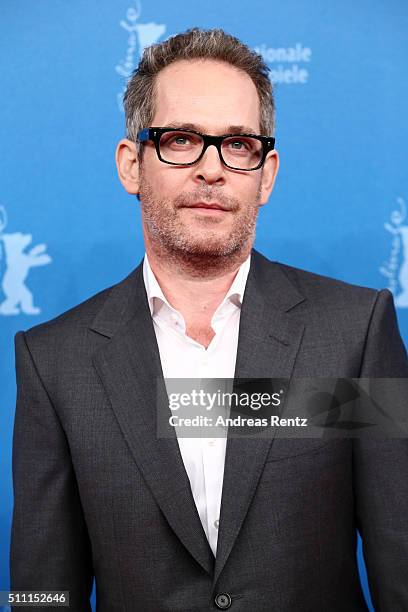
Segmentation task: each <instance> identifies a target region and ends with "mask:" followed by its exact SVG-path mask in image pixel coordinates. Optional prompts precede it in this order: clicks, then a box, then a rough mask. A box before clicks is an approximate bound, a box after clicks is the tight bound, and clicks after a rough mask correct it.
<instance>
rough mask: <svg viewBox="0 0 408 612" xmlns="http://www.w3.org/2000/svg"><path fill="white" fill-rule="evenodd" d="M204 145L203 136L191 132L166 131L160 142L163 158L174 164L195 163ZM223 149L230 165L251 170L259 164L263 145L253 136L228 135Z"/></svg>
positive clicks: (222, 146) (226, 161)
mask: <svg viewBox="0 0 408 612" xmlns="http://www.w3.org/2000/svg"><path fill="white" fill-rule="evenodd" d="M203 147H204V140H203V138H202V137H201V136H200V135H199V134H193V133H191V132H182V131H180V132H165V133H164V134H162V136H161V138H160V142H159V148H160V155H161V157H162V159H163V160H164V161H167V162H171V163H173V164H192V163H194V162H195V161H197V160H198V158H199V157H200V155H201V153H202V150H203ZM221 151H222V156H223V158H224V161H225V163H226V164H227V165H228V166H231V167H233V168H237V169H240V170H251V169H253V168H256V167H257V166H258V165H259V162H260V161H261V158H262V152H263V147H262V143H261V141H260V140H258V139H257V138H251V136H228V137H226V138H224V139H223V141H222V143H221Z"/></svg>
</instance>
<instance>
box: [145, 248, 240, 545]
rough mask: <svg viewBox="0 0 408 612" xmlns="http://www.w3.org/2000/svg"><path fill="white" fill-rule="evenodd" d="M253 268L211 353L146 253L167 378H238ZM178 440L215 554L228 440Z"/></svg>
mask: <svg viewBox="0 0 408 612" xmlns="http://www.w3.org/2000/svg"><path fill="white" fill-rule="evenodd" d="M249 268H250V256H249V257H248V259H247V260H246V261H244V263H243V264H242V265H241V266H240V268H239V270H238V272H237V274H236V276H235V279H234V281H233V283H232V285H231V287H230V289H229V291H228V292H227V294H226V296H225V298H224V299H223V301H222V302H221V304H220V305H219V306H218V308H217V310H216V311H215V313H214V315H213V317H212V319H211V327H212V329H213V331H214V333H215V336H214V337H213V339H212V340H211V342H210V344H209V346H208V348H207V349H206V348H205V347H204V346H203V345H202V344H200V343H199V342H196V341H195V340H193V339H192V338H190V337H189V336H187V335H186V324H185V321H184V318H183V316H182V315H181V314H180V312H179V311H177V310H175V309H174V308H173V307H172V306H171V305H170V304H169V302H168V301H167V299H166V297H165V296H164V294H163V292H162V290H161V288H160V285H159V283H158V282H157V279H156V277H155V276H154V274H153V271H152V269H151V267H150V264H149V261H148V258H147V255H145V258H144V262H143V279H144V284H145V288H146V293H147V297H148V301H149V308H150V313H151V315H152V318H153V325H154V331H155V334H156V339H157V344H158V347H159V353H160V359H161V365H162V370H163V375H164V378H165V379H170V378H179V379H180V378H191V379H205V378H211V379H213V378H224V379H233V377H234V372H235V361H236V356H237V346H238V332H239V319H240V315H241V304H242V299H243V295H244V291H245V285H246V281H247V277H248V272H249ZM176 432H177V428H176ZM177 439H178V444H179V448H180V453H181V456H182V459H183V462H184V467H185V469H186V472H187V475H188V478H189V481H190V486H191V491H192V494H193V498H194V501H195V504H196V507H197V511H198V514H199V517H200V520H201V523H202V525H203V529H204V531H205V534H206V536H207V539H208V542H209V544H210V547H211V549H212V551H213V553H214V556H216V553H217V539H218V525H219V517H220V508H221V495H222V483H223V477H224V463H225V449H226V444H227V440H226V437H217V438H204V437H201V438H186V437H181V436H178V438H177Z"/></svg>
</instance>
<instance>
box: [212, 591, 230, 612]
mask: <svg viewBox="0 0 408 612" xmlns="http://www.w3.org/2000/svg"><path fill="white" fill-rule="evenodd" d="M214 601H215V605H216V606H217V608H219V609H220V610H226V609H227V608H229V607H230V606H231V603H232V600H231V596H230V595H228V593H218V595H216V596H215V598H214Z"/></svg>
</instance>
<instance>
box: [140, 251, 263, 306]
mask: <svg viewBox="0 0 408 612" xmlns="http://www.w3.org/2000/svg"><path fill="white" fill-rule="evenodd" d="M250 266H251V255H250V254H249V255H248V257H247V259H246V260H245V261H244V262H243V263H242V264H241V265H240V267H239V269H238V272H237V274H236V276H235V278H234V280H233V282H232V285H231V287H230V288H229V290H228V291H227V293H226V295H225V297H224V299H223V301H222V304H224V303H225V302H226V301H228V300H229V301H230V302H232V303H233V304H235V305H236V306H239V307H240V306H241V304H242V300H243V298H244V292H245V286H246V282H247V278H248V274H249V268H250ZM143 281H144V285H145V289H146V293H147V299H148V303H149V309H150V314H151V315H152V316H153V315H154V314H156V313H157V312H158V311H159V310H160V308H161V307H162V306H163V304H166V305H167V306H168V307H169V308H170V309H171V310H173V311H174V310H175V309H174V308H173V307H172V306H171V305H170V304H169V302H168V300H167V298H166V296H165V295H164V293H163V291H162V290H161V287H160V285H159V283H158V281H157V278H156V277H155V275H154V273H153V270H152V269H151V267H150V263H149V260H148V258H147V253H145V256H144V260H143ZM222 304H220V306H219V307H218V308H220V307H221V306H222ZM217 310H218V309H217Z"/></svg>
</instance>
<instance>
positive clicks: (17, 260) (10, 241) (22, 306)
mask: <svg viewBox="0 0 408 612" xmlns="http://www.w3.org/2000/svg"><path fill="white" fill-rule="evenodd" d="M1 208H2V211H1V212H2V213H3V215H4V216H5V210H4V208H3V207H1ZM3 228H4V224H3ZM32 239H33V238H32V235H31V234H22V233H21V232H15V233H14V234H1V233H0V241H2V242H3V245H4V249H3V250H4V251H5V259H6V271H5V273H4V276H3V279H2V282H1V288H2V290H3V293H4V295H5V300H4V301H3V302H2V303H1V304H0V314H3V315H18V314H20V313H24V314H28V315H37V314H40V312H41V310H40V308H38V307H35V306H34V303H33V294H32V293H31V291H30V290H29V289H28V287H27V286H26V285H25V280H26V278H27V276H28V272H29V270H30V268H32V267H34V266H45V265H46V264H49V263H51V261H52V259H51V257H50V256H49V255H48V254H47V253H45V251H46V249H47V246H46V245H45V244H38V245H37V246H35V247H33V248H31V249H30V250H29V251H28V252H26V250H25V249H26V248H27V246H28V245H29V244H30V243H31V241H32Z"/></svg>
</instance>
